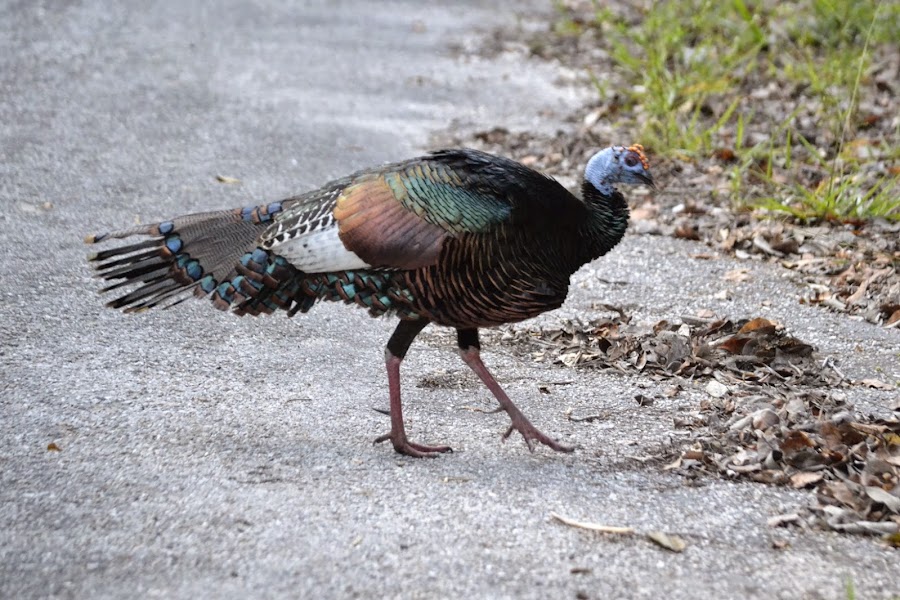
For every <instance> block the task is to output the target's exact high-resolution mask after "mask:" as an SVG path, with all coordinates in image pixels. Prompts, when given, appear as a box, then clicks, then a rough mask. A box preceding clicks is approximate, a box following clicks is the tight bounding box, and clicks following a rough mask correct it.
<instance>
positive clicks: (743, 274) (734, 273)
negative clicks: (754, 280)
mask: <svg viewBox="0 0 900 600" xmlns="http://www.w3.org/2000/svg"><path fill="white" fill-rule="evenodd" d="M722 279H724V280H725V281H734V282H738V283H740V282H741V281H747V280H748V279H750V269H732V270H731V271H728V272H727V273H725V275H724V276H723V277H722Z"/></svg>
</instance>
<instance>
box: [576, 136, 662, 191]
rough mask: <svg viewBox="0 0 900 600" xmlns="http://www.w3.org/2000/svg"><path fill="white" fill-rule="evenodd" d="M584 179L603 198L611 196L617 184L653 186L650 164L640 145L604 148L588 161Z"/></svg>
mask: <svg viewBox="0 0 900 600" xmlns="http://www.w3.org/2000/svg"><path fill="white" fill-rule="evenodd" d="M584 179H585V181H586V182H588V183H590V184H591V185H592V186H594V187H595V188H596V189H597V191H598V192H600V193H601V194H603V195H604V196H609V195H611V194H612V193H613V192H614V191H615V189H616V188H615V185H616V184H617V183H628V184H634V185H636V184H644V185H649V186H653V176H652V175H650V162H649V161H648V160H647V157H646V156H645V155H644V148H643V146H641V145H640V144H634V145H633V146H631V147H628V148H626V147H625V146H612V147H609V148H604V149H603V150H601V151H600V152H598V153H597V154H595V155H594V156H592V157H591V160H589V161H588V164H587V167H585V169H584Z"/></svg>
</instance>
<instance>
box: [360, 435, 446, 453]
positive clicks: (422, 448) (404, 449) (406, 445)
mask: <svg viewBox="0 0 900 600" xmlns="http://www.w3.org/2000/svg"><path fill="white" fill-rule="evenodd" d="M387 440H390V441H391V444H392V445H393V446H394V450H395V451H397V452H399V453H400V454H405V455H407V456H412V457H413V458H435V457H436V456H437V455H438V454H441V453H443V452H453V448H451V447H450V446H426V445H425V444H416V443H415V442H411V441H409V440H408V439H406V433H405V432H402V431H401V432H400V434H399V435H396V434H395V433H394V432H393V431H391V432H390V433H387V434H385V435H381V436H378V437H377V438H375V441H374V442H372V443H373V444H378V443H380V442H386V441H387Z"/></svg>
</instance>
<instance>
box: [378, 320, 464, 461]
mask: <svg viewBox="0 0 900 600" xmlns="http://www.w3.org/2000/svg"><path fill="white" fill-rule="evenodd" d="M426 324H427V321H425V322H424V323H420V322H416V321H401V322H400V325H398V326H397V330H396V331H395V332H394V335H393V336H391V341H389V342H388V347H387V349H386V350H385V351H384V362H385V364H386V366H387V376H388V390H389V393H390V396H391V431H390V433H387V434H385V435H382V436H379V437H377V438H375V443H376V444H377V443H379V442H384V441H387V440H390V441H391V444H392V445H393V446H394V450H396V451H397V452H399V453H400V454H406V455H407V456H414V457H416V458H434V457H435V456H437V455H438V454H439V453H441V452H452V451H453V450H452V449H451V448H450V447H449V446H426V445H424V444H415V443H413V442H410V441H409V440H408V439H407V438H406V429H405V428H404V427H403V408H402V406H401V403H400V363H401V362H403V355H405V354H406V350H407V349H408V348H409V344H411V343H412V341H413V338H415V336H416V334H418V333H419V331H421V330H422V328H423V327H425V325H426ZM392 348H393V349H394V351H396V352H397V353H398V354H400V356H397V355H395V354H394V352H393V351H392Z"/></svg>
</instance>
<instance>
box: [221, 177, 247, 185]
mask: <svg viewBox="0 0 900 600" xmlns="http://www.w3.org/2000/svg"><path fill="white" fill-rule="evenodd" d="M216 181H218V182H219V183H227V184H230V185H234V184H237V183H240V182H241V180H240V179H237V178H235V177H229V176H227V175H216Z"/></svg>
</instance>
